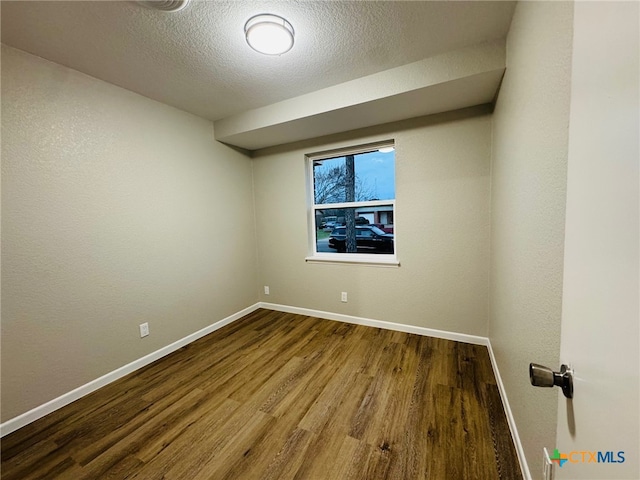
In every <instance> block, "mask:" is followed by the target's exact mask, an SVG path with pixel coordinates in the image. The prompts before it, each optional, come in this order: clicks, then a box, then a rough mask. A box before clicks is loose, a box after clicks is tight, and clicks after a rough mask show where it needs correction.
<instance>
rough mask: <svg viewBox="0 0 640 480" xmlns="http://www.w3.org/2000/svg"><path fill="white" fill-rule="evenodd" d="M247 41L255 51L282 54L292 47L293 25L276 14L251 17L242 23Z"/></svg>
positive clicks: (266, 53)
mask: <svg viewBox="0 0 640 480" xmlns="http://www.w3.org/2000/svg"><path fill="white" fill-rule="evenodd" d="M244 34H245V37H246V39H247V43H248V44H249V46H250V47H251V48H253V49H254V50H255V51H256V52H260V53H264V54H265V55H282V54H283V53H286V52H288V51H289V50H291V48H292V47H293V37H294V35H295V33H294V31H293V27H292V26H291V24H290V23H289V22H287V21H286V20H285V19H284V18H282V17H279V16H278V15H271V14H262V15H256V16H255V17H251V18H250V19H249V20H248V21H247V23H245V25H244Z"/></svg>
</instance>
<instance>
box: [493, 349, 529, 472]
mask: <svg viewBox="0 0 640 480" xmlns="http://www.w3.org/2000/svg"><path fill="white" fill-rule="evenodd" d="M487 349H488V350H489V358H491V366H492V367H493V374H494V375H495V377H496V383H497V384H498V391H499V392H500V397H501V398H502V405H503V406H504V413H505V415H506V416H507V422H508V423H509V430H511V438H513V444H514V445H515V447H516V453H517V454H518V460H520V468H521V469H522V477H523V478H524V480H531V471H530V470H529V465H528V464H527V458H526V457H525V455H524V448H523V446H522V442H521V441H520V435H518V428H517V427H516V421H515V418H514V417H513V412H512V411H511V406H510V405H509V400H508V399H507V392H506V390H505V389H504V383H502V377H500V370H499V369H498V362H497V361H496V357H495V355H494V354H493V348H491V341H490V340H489V339H488V338H487Z"/></svg>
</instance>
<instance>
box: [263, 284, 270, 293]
mask: <svg viewBox="0 0 640 480" xmlns="http://www.w3.org/2000/svg"><path fill="white" fill-rule="evenodd" d="M264 294H265V295H269V285H265V286H264Z"/></svg>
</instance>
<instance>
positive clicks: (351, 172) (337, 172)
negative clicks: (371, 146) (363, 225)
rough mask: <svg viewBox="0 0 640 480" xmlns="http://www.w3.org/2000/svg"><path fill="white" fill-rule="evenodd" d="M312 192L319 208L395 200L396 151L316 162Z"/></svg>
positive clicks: (376, 152) (314, 162) (347, 156)
mask: <svg viewBox="0 0 640 480" xmlns="http://www.w3.org/2000/svg"><path fill="white" fill-rule="evenodd" d="M313 190H314V192H313V193H314V202H315V204H316V205H323V204H330V203H344V202H366V201H372V200H394V199H395V198H396V186H395V151H391V152H387V153H383V152H380V151H378V150H375V151H373V152H367V153H359V154H355V155H344V156H341V157H335V158H329V159H326V160H314V161H313Z"/></svg>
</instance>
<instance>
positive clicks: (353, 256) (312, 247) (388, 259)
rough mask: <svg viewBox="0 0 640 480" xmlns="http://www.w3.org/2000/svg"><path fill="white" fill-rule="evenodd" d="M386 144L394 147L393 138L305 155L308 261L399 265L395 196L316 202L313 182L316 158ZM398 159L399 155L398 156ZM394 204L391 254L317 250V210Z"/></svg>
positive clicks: (367, 149) (370, 148)
mask: <svg viewBox="0 0 640 480" xmlns="http://www.w3.org/2000/svg"><path fill="white" fill-rule="evenodd" d="M384 147H394V148H395V141H394V140H386V141H383V142H376V143H370V144H366V145H359V146H355V147H346V148H340V149H335V150H329V151H324V152H318V153H313V154H307V155H305V161H306V177H307V226H308V238H309V246H308V252H309V254H308V256H307V257H305V261H307V262H308V263H339V264H358V265H373V266H381V267H399V266H400V261H399V260H398V242H397V228H396V219H397V216H396V200H395V198H394V199H393V200H372V201H367V202H344V203H325V204H316V203H315V198H314V192H315V190H314V184H313V162H314V161H320V160H327V159H330V158H333V157H341V156H345V155H357V154H361V153H367V152H372V151H375V150H377V149H380V148H384ZM396 160H397V159H396ZM388 205H391V206H392V207H393V225H394V226H393V234H394V238H393V253H392V254H370V253H337V252H335V253H327V252H318V251H317V250H316V247H317V244H316V231H317V225H316V211H317V210H329V209H340V208H360V207H377V206H388Z"/></svg>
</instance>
